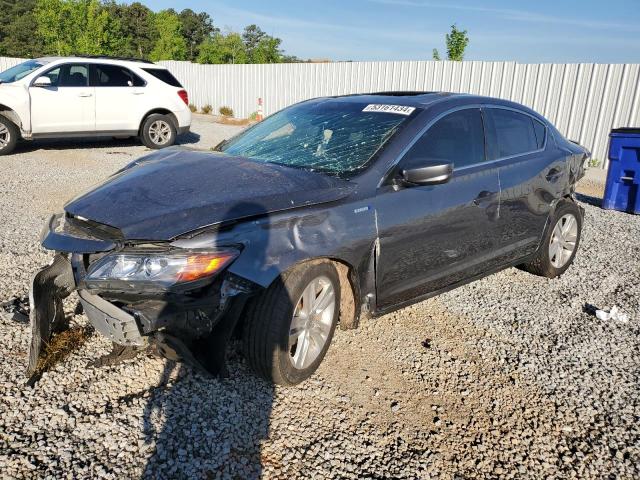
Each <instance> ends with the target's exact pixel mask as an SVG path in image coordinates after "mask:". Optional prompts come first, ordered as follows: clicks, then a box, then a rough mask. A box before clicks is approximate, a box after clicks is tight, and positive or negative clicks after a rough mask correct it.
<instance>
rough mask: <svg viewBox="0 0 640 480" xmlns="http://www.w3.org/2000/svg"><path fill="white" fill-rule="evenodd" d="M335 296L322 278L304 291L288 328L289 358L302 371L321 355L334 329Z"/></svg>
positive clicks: (331, 288) (329, 284) (332, 289)
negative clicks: (332, 328)
mask: <svg viewBox="0 0 640 480" xmlns="http://www.w3.org/2000/svg"><path fill="white" fill-rule="evenodd" d="M335 306H336V295H335V290H334V287H333V283H331V280H329V279H328V278H327V277H325V276H320V277H316V278H314V279H313V280H312V281H311V282H310V283H309V284H308V285H307V286H306V287H305V289H304V290H303V292H302V295H301V296H300V299H299V300H298V302H297V304H296V308H295V310H294V312H293V318H292V319H291V326H290V327H289V359H290V360H291V363H292V365H293V367H294V368H296V369H298V370H304V369H305V368H307V367H308V366H309V365H311V364H312V363H313V362H314V361H315V360H316V359H317V358H318V357H319V356H320V354H321V353H322V351H323V349H324V347H325V345H326V343H327V340H328V338H329V335H330V333H331V327H332V326H333V321H334V315H335Z"/></svg>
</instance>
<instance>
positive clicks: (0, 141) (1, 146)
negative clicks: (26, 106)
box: [0, 115, 20, 155]
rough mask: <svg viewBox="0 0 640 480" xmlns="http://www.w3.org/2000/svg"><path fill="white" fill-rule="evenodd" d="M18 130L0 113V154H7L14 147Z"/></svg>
mask: <svg viewBox="0 0 640 480" xmlns="http://www.w3.org/2000/svg"><path fill="white" fill-rule="evenodd" d="M19 137H20V131H19V130H18V127H16V125H15V124H14V123H13V122H12V121H10V120H9V119H8V118H6V117H3V116H2V115H0V155H8V154H10V153H11V152H13V150H14V149H15V148H16V144H17V143H18V138H19Z"/></svg>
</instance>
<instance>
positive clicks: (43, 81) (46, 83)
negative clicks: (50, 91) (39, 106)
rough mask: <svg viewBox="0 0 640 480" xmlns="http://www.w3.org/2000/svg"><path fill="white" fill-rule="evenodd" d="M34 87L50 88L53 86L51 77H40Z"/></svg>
mask: <svg viewBox="0 0 640 480" xmlns="http://www.w3.org/2000/svg"><path fill="white" fill-rule="evenodd" d="M33 86H34V87H50V86H51V79H50V78H49V77H45V76H42V77H38V78H36V81H35V82H33Z"/></svg>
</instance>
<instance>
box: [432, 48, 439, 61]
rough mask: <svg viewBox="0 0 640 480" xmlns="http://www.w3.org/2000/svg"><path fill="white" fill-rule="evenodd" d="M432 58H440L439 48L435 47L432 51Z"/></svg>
mask: <svg viewBox="0 0 640 480" xmlns="http://www.w3.org/2000/svg"><path fill="white" fill-rule="evenodd" d="M431 58H433V59H434V60H440V52H438V49H437V48H434V49H433V52H432V53H431Z"/></svg>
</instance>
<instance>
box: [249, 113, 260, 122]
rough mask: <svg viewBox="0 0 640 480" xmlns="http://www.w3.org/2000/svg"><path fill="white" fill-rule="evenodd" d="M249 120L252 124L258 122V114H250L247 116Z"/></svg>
mask: <svg viewBox="0 0 640 480" xmlns="http://www.w3.org/2000/svg"><path fill="white" fill-rule="evenodd" d="M249 120H250V121H252V122H255V121H256V120H258V112H251V114H250V115H249Z"/></svg>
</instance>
